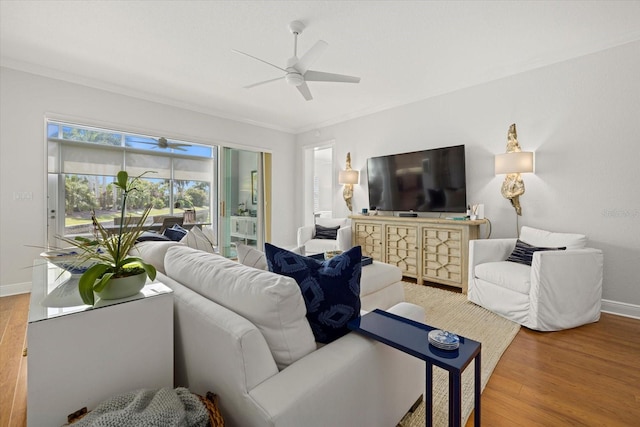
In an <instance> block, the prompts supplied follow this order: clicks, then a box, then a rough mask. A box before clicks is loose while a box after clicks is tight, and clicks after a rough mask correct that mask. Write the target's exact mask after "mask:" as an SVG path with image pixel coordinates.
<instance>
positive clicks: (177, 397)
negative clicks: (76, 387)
mask: <svg viewBox="0 0 640 427" xmlns="http://www.w3.org/2000/svg"><path fill="white" fill-rule="evenodd" d="M208 423H209V414H208V412H207V408H206V407H205V405H204V404H203V403H202V402H201V401H200V399H198V397H197V396H196V395H194V394H192V393H191V392H190V391H189V390H188V389H186V388H180V387H179V388H176V389H175V390H174V389H171V388H161V389H159V390H158V389H156V390H144V389H143V390H135V391H131V392H128V393H123V394H120V395H117V396H114V397H111V398H109V399H107V400H105V401H103V402H102V403H100V404H99V405H98V406H97V407H96V408H95V409H94V410H93V411H91V412H89V413H88V414H87V415H85V416H84V417H82V418H81V419H80V420H78V421H76V422H75V423H73V427H89V426H91V427H134V426H135V427H138V426H149V427H153V426H157V427H178V426H180V427H183V426H184V427H191V426H198V427H200V426H202V427H206V426H207V425H208Z"/></svg>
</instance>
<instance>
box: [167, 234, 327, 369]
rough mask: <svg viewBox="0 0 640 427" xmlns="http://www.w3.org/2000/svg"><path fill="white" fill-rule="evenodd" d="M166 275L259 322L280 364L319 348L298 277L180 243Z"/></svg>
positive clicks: (171, 253) (169, 253)
mask: <svg viewBox="0 0 640 427" xmlns="http://www.w3.org/2000/svg"><path fill="white" fill-rule="evenodd" d="M165 269H166V271H167V273H166V274H167V276H169V277H170V278H172V279H173V280H176V281H177V282H180V283H182V284H183V285H184V286H186V287H187V288H189V289H191V290H193V291H194V292H197V293H199V294H200V295H202V296H204V297H205V298H208V299H210V300H212V301H214V302H216V303H218V304H220V305H222V306H223V307H226V308H227V309H229V310H231V311H234V312H235V313H237V314H239V315H240V316H242V317H244V318H246V319H247V320H249V321H250V322H251V323H253V324H254V325H256V327H257V328H258V329H259V330H260V332H261V333H262V335H263V336H264V339H265V341H266V342H267V345H268V346H269V349H270V350H271V354H272V355H273V359H274V360H275V362H276V364H277V365H278V368H279V369H284V368H285V367H287V366H289V365H290V364H292V363H293V362H295V361H296V360H298V359H300V358H302V357H304V356H305V355H307V354H309V353H311V352H313V351H315V349H316V343H315V340H314V337H313V332H312V331H311V326H309V322H308V321H307V317H306V315H307V308H306V306H305V303H304V299H303V298H302V292H301V291H300V287H299V286H298V284H297V283H296V281H295V280H294V279H292V278H290V277H285V276H281V275H279V274H275V273H271V272H270V271H262V270H258V269H255V268H250V267H247V266H245V265H242V264H240V263H237V262H235V261H231V260H229V259H226V258H224V257H223V256H220V255H216V254H209V253H205V252H201V251H196V250H193V249H191V248H188V247H185V246H176V247H173V248H170V249H169V250H168V251H167V256H166V258H165Z"/></svg>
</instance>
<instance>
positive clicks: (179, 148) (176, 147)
mask: <svg viewBox="0 0 640 427" xmlns="http://www.w3.org/2000/svg"><path fill="white" fill-rule="evenodd" d="M187 147H191V146H190V145H187ZM169 148H173V149H174V150H180V151H187V149H186V148H182V147H180V146H177V145H170V146H169Z"/></svg>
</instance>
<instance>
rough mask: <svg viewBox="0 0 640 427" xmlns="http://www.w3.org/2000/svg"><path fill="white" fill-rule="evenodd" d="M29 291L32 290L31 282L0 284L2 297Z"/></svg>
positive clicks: (0, 295)
mask: <svg viewBox="0 0 640 427" xmlns="http://www.w3.org/2000/svg"><path fill="white" fill-rule="evenodd" d="M29 292H31V282H23V283H11V284H9V285H0V298H1V297H9V296H11V295H18V294H28V293H29Z"/></svg>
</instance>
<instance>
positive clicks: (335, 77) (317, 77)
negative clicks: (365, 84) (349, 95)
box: [304, 70, 360, 83]
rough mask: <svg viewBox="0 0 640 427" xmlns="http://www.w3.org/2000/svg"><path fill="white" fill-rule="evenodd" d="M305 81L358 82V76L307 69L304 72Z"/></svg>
mask: <svg viewBox="0 0 640 427" xmlns="http://www.w3.org/2000/svg"><path fill="white" fill-rule="evenodd" d="M304 79H305V81H308V82H338V83H360V77H353V76H345V75H343V74H333V73H323V72H322V71H313V70H309V71H307V72H306V73H305V74H304Z"/></svg>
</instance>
